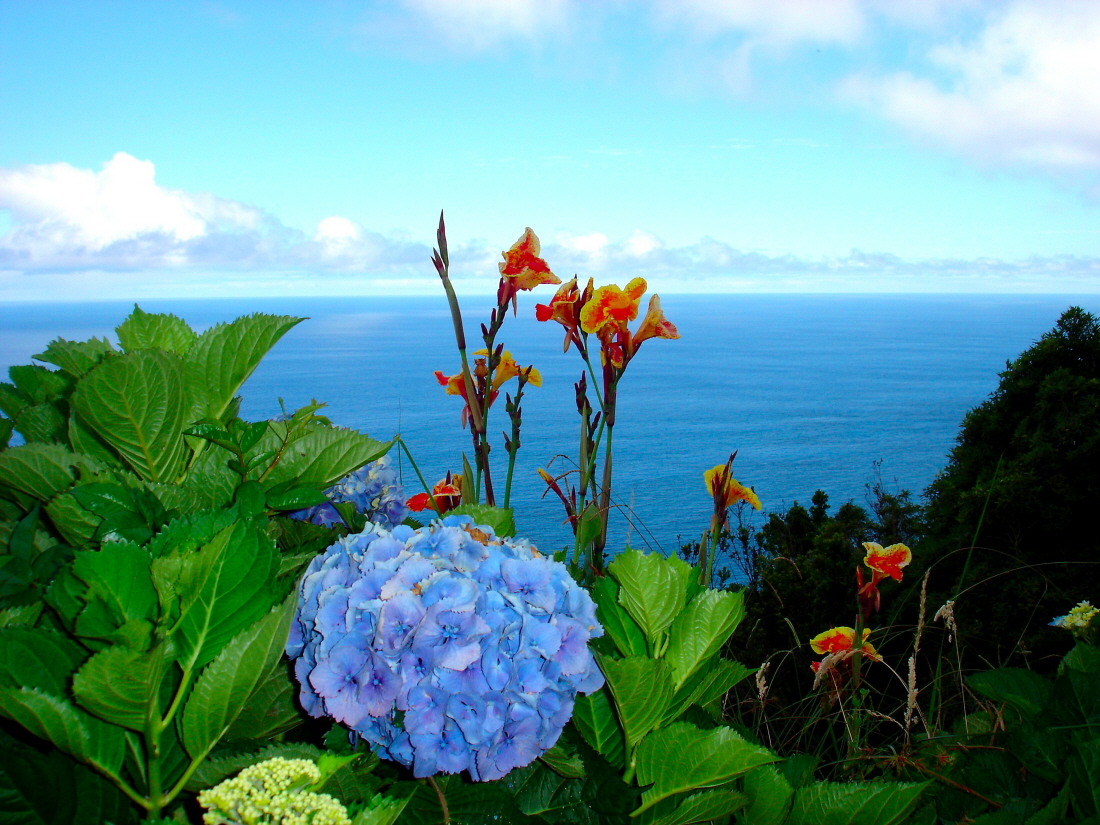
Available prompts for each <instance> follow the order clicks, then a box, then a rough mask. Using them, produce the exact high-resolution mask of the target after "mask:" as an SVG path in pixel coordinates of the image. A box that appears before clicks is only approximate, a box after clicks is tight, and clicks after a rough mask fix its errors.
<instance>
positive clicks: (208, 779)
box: [185, 742, 325, 792]
mask: <svg viewBox="0 0 1100 825" xmlns="http://www.w3.org/2000/svg"><path fill="white" fill-rule="evenodd" d="M324 753H325V752H324V751H323V750H321V749H320V748H318V747H315V746H314V745H306V744H303V743H300V742H280V743H278V744H274V745H268V746H267V747H265V748H261V749H260V750H257V751H252V752H249V753H234V754H231V755H229V756H219V757H216V758H212V759H207V760H206V761H205V762H203V763H202V764H201V765H199V766H198V768H196V769H195V772H194V773H193V774H191V778H190V779H188V780H187V785H186V786H185V787H186V790H189V791H192V792H194V791H201V790H203V789H204V788H211V787H213V786H214V785H217V784H218V783H219V782H221V781H222V780H223V779H226V778H227V777H229V776H231V775H232V774H235V773H237V772H238V771H240V770H242V769H244V768H247V767H249V766H250V765H258V764H259V763H260V762H266V761H267V760H268V759H274V758H276V757H282V758H283V759H308V760H309V761H310V762H316V761H317V760H318V759H320V758H321V757H322V756H324Z"/></svg>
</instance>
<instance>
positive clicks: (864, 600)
mask: <svg viewBox="0 0 1100 825" xmlns="http://www.w3.org/2000/svg"><path fill="white" fill-rule="evenodd" d="M863 549H864V550H866V551H867V555H866V556H864V557H863V563H864V564H866V565H867V566H868V567H869V568H870V569H871V579H870V581H866V582H865V581H864V580H863V571H862V570H860V569H859V568H858V567H857V568H856V586H857V587H858V588H859V590H858V593H857V595H858V596H859V605H860V609H861V610H862V611H863V619H864V621H866V620H867V618H868V617H869V616H870V615H871V611H872V610H876V611H877V610H879V609H880V608H881V607H882V596H881V595H880V594H879V592H878V586H879V582H881V581H882V580H883V579H885V578H891V579H893V580H894V581H897V582H900V581H901V577H902V572H901V569H902V568H903V567H907V566H908V565H909V562H911V561H912V560H913V554H912V552H910V550H909V548H908V547H906V546H905V545H904V544H891V545H890V546H889V547H883V546H882V545H881V544H878V543H877V542H874V541H865V542H863Z"/></svg>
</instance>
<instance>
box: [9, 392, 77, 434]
mask: <svg viewBox="0 0 1100 825" xmlns="http://www.w3.org/2000/svg"><path fill="white" fill-rule="evenodd" d="M67 426H68V424H67V422H66V418H65V414H64V413H62V412H61V410H60V409H59V408H58V406H57V404H55V403H53V402H50V401H46V402H43V403H42V404H34V405H33V406H30V407H25V408H24V409H23V411H22V412H21V413H19V415H18V417H16V419H15V422H14V427H15V429H16V430H17V431H18V432H19V434H20V435H22V436H23V438H24V440H25V441H26V442H27V443H28V444H32V443H42V444H55V443H58V442H64V441H65V430H66V428H67Z"/></svg>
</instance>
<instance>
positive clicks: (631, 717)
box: [600, 656, 673, 748]
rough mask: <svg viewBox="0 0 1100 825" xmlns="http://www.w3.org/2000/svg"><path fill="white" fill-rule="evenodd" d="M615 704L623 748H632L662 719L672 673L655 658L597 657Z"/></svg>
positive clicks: (669, 697)
mask: <svg viewBox="0 0 1100 825" xmlns="http://www.w3.org/2000/svg"><path fill="white" fill-rule="evenodd" d="M600 669H601V670H602V671H603V673H604V676H606V677H607V683H608V685H610V686H611V693H612V695H613V696H614V697H615V707H616V708H617V709H618V711H619V719H620V720H622V724H623V732H624V733H625V735H626V746H627V748H633V747H634V746H635V745H636V744H638V742H640V741H641V740H642V738H643V737H644V736H645V735H646V734H647V733H649V732H650V731H651V730H653V728H655V727H656V726H657V725H658V724H660V722H661V720H662V719H664V716H665V712H666V711H667V710H668V706H669V703H670V702H671V701H672V694H673V690H672V676H671V674H670V673H669V670H668V666H667V665H666V664H665V663H664V662H662V661H660V660H657V659H650V658H648V657H645V656H630V657H628V658H626V659H619V660H615V659H607V658H601V659H600Z"/></svg>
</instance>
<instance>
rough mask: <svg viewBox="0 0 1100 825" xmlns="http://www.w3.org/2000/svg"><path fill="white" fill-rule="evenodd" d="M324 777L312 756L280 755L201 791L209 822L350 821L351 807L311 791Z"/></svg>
mask: <svg viewBox="0 0 1100 825" xmlns="http://www.w3.org/2000/svg"><path fill="white" fill-rule="evenodd" d="M320 779H321V771H320V770H319V769H318V768H317V766H316V765H315V764H313V763H312V762H310V761H309V760H308V759H284V758H282V757H275V758H274V759H268V760H266V761H264V762H259V763H257V764H255V765H251V766H249V767H247V768H245V769H244V770H243V771H241V772H240V773H239V774H237V775H236V776H235V777H233V778H232V779H227V780H225V781H224V782H222V783H221V784H219V785H215V786H214V787H213V788H210V789H209V790H206V791H203V792H202V793H200V794H199V804H200V805H202V806H203V807H204V808H206V809H207V811H206V813H204V814H203V817H202V821H203V822H204V823H206V825H284V823H297V822H303V823H304V822H309V823H311V825H351V819H350V818H349V817H348V812H347V809H346V808H345V807H344V806H343V805H341V804H340V803H339V802H338V801H337V800H336V799H335V798H334V797H332V796H329V795H328V794H319V793H313V792H312V791H309V790H306V789H307V788H309V787H310V786H311V785H315V784H316V783H317V782H319V781H320Z"/></svg>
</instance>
